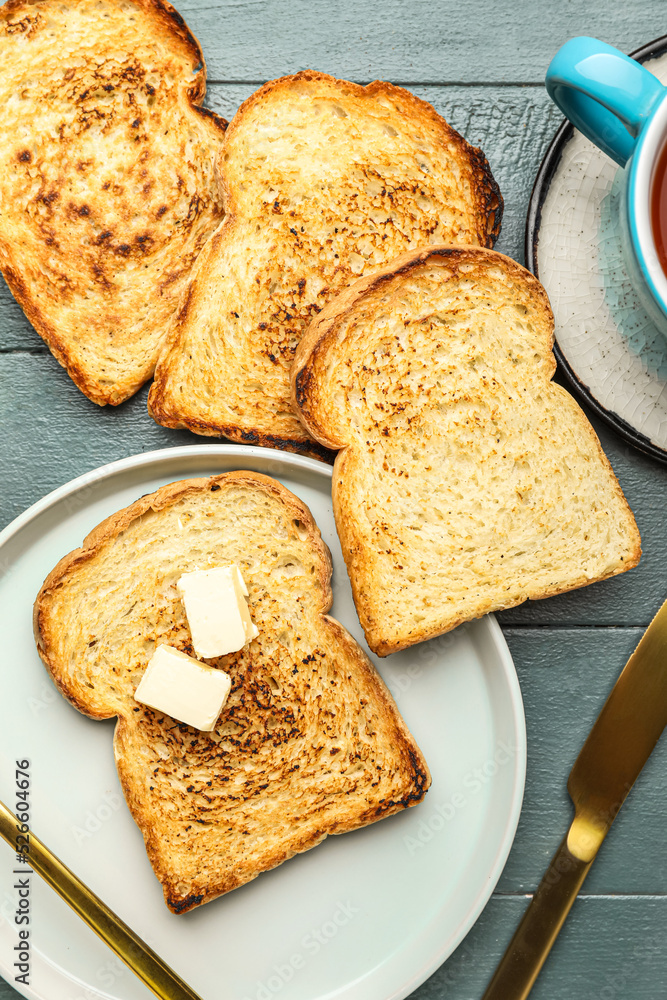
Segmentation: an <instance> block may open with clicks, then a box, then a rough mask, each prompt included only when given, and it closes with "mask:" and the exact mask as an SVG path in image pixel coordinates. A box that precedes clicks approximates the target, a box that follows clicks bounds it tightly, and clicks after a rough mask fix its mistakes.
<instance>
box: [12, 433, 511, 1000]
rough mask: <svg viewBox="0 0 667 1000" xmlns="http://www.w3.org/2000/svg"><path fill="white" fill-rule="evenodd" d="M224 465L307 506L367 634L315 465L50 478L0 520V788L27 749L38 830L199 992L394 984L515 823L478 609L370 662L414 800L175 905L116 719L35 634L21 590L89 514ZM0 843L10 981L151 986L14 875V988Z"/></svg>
mask: <svg viewBox="0 0 667 1000" xmlns="http://www.w3.org/2000/svg"><path fill="white" fill-rule="evenodd" d="M231 469H253V470H256V471H258V472H264V473H266V474H268V475H271V476H274V477H276V478H277V479H279V480H280V481H281V482H282V483H284V484H285V485H286V486H287V487H288V488H289V489H290V490H292V491H293V492H294V493H296V494H297V495H298V496H299V497H301V499H302V500H304V501H305V502H306V503H307V504H308V506H309V507H310V509H311V511H312V512H313V515H314V517H315V520H316V521H317V524H318V525H319V527H320V529H321V531H322V536H323V537H324V540H325V541H326V543H327V544H328V545H329V547H330V549H331V552H332V556H333V563H334V606H333V609H332V614H333V615H334V616H335V617H336V618H338V619H339V620H340V621H341V622H342V623H343V624H344V625H345V626H346V627H347V628H348V629H349V630H350V632H352V633H353V634H354V635H355V637H356V638H357V639H358V640H359V641H360V642H361V644H362V646H364V648H365V643H364V641H363V635H362V633H361V629H360V626H359V622H358V619H357V616H356V613H355V610H354V605H353V603H352V595H351V591H350V587H349V583H348V579H347V574H346V571H345V565H344V563H343V559H342V554H341V551H340V546H339V544H338V539H337V536H336V531H335V527H334V521H333V514H332V509H331V498H330V487H331V469H330V468H329V467H328V466H326V465H324V464H323V463H320V462H316V461H313V460H312V459H306V458H301V457H296V456H292V455H285V454H281V453H279V452H274V451H270V450H268V449H263V448H249V447H248V448H246V447H238V446H235V445H231V446H230V445H204V446H202V445H200V446H190V447H184V448H172V449H168V450H165V451H157V452H153V453H149V454H145V455H139V456H135V457H132V458H129V459H124V460H123V461H120V462H114V463H113V464H112V465H107V466H104V467H103V468H101V469H97V470H96V471H95V472H91V473H89V474H88V475H85V476H82V477H80V478H79V479H76V480H74V482H72V483H70V484H68V485H67V486H63V487H62V488H61V489H58V490H56V491H55V492H54V493H51V494H50V495H49V496H47V497H46V498H45V499H44V500H42V501H40V502H39V503H37V504H35V506H34V507H31V508H30V509H29V510H28V511H26V513H25V514H23V515H22V516H21V517H19V518H18V519H17V520H16V521H14V522H13V524H11V525H10V526H9V527H8V528H7V529H6V530H5V531H4V532H2V534H1V535H0V566H1V567H2V569H3V570H4V577H3V578H2V580H1V581H0V602H1V606H2V608H3V612H4V621H5V625H4V627H3V656H2V659H1V666H0V671H1V672H2V690H3V692H4V697H3V698H2V702H1V704H0V734H1V735H0V755H1V760H2V770H1V772H0V775H1V776H0V798H1V799H2V800H3V801H4V802H5V803H6V804H7V805H9V806H10V807H11V806H13V805H14V804H15V802H16V797H15V784H14V767H15V761H16V760H23V759H26V758H27V759H29V760H30V773H31V788H30V813H31V817H32V820H31V827H32V829H33V830H34V832H35V834H36V836H38V837H40V838H41V839H42V840H44V841H45V843H46V844H47V845H48V846H49V847H50V848H51V850H52V851H54V852H55V853H56V854H57V855H58V856H59V857H60V858H61V859H62V860H63V861H64V862H65V864H67V865H68V866H69V867H70V868H72V869H73V870H74V871H75V872H76V873H77V875H79V877H80V878H82V879H83V881H84V882H86V883H87V884H88V885H89V886H90V887H91V888H92V889H93V891H94V892H96V893H97V894H98V895H99V896H100V897H101V898H102V899H103V900H104V901H105V902H106V903H107V904H108V905H109V906H111V907H112V909H113V910H115V911H116V913H117V914H119V915H120V916H121V917H122V919H123V920H125V921H126V922H127V923H129V924H130V926H131V927H133V929H134V930H136V931H137V933H138V934H139V935H140V936H141V937H142V938H143V939H144V940H145V941H147V942H148V943H149V944H150V945H151V946H152V947H153V948H154V949H155V950H156V951H157V952H158V954H160V955H161V956H162V957H163V958H165V959H166V960H167V961H168V962H169V964H170V965H171V966H172V967H173V968H174V969H175V970H176V971H177V972H178V973H179V975H181V976H182V977H183V978H184V979H185V980H186V982H188V983H189V984H190V985H191V986H192V988H193V989H194V990H196V991H197V992H198V993H199V994H200V995H201V996H202V997H203V998H204V1000H221V998H230V1000H231V998H234V1000H271V998H272V997H274V996H275V995H277V994H279V995H280V997H281V998H285V1000H324V998H325V997H326V998H327V1000H333V998H334V997H335V998H340V1000H343V998H344V1000H387V998H390V997H392V998H401V997H405V996H407V995H408V994H409V993H410V992H411V991H412V990H413V989H415V988H416V987H417V986H418V985H419V984H420V983H422V982H423V981H424V980H425V979H426V978H427V977H428V976H429V975H430V974H431V973H432V972H433V971H434V970H435V969H436V968H437V967H438V965H440V963H441V962H443V961H444V959H446V958H447V956H448V955H450V954H451V952H452V951H453V950H454V948H455V947H456V946H457V945H458V944H459V942H460V941H461V940H462V938H463V937H464V935H465V934H466V933H467V931H468V930H469V929H470V927H471V926H472V925H473V923H474V922H475V920H476V919H477V917H478V916H479V914H480V912H481V910H482V908H483V907H484V905H485V903H486V901H487V900H488V898H489V896H490V895H491V892H492V890H493V887H494V886H495V884H496V882H497V880H498V877H499V875H500V872H501V871H502V868H503V865H504V863H505V860H506V858H507V854H508V852H509V849H510V845H511V843H512V839H513V837H514V832H515V829H516V825H517V821H518V818H519V811H520V808H521V800H522V795H523V784H524V776H525V763H526V744H525V724H524V716H523V706H522V701H521V694H520V690H519V685H518V681H517V678H516V674H515V671H514V666H513V663H512V659H511V657H510V654H509V651H508V649H507V646H506V644H505V641H504V639H503V636H502V633H501V631H500V628H499V627H498V625H497V623H496V621H495V619H494V618H492V617H487V618H485V619H483V620H481V621H478V622H475V623H474V624H471V625H469V626H467V627H465V626H464V627H462V628H459V629H457V630H456V631H455V632H453V633H450V634H448V635H446V636H442V637H440V638H439V639H434V640H432V641H430V642H427V643H423V644H421V645H419V646H416V647H413V648H412V649H410V650H406V651H404V652H403V653H397V654H394V655H393V656H391V657H388V658H387V659H385V660H374V662H375V663H376V665H377V666H378V669H379V670H380V673H381V674H382V676H383V677H384V679H385V681H386V682H387V684H388V686H389V688H390V690H391V691H392V692H393V694H394V697H395V699H396V701H397V703H398V706H399V709H400V711H401V713H402V715H403V717H404V719H405V721H406V722H407V724H408V726H409V727H410V729H411V731H412V732H413V734H414V736H415V738H416V740H417V742H418V743H419V746H420V747H421V749H422V751H423V752H424V755H425V757H426V760H427V761H428V763H429V766H430V768H431V771H432V774H433V785H432V787H431V789H430V790H429V792H428V795H427V796H426V799H425V800H424V802H423V803H421V804H420V805H418V806H416V807H415V808H412V809H407V810H405V811H404V812H403V813H400V814H398V815H396V816H392V817H390V818H389V819H386V820H383V821H382V822H380V823H376V824H373V825H371V826H369V827H366V828H364V829H362V830H358V831H356V832H354V833H348V834H345V835H344V836H341V837H330V838H329V839H328V840H327V841H326V842H325V843H324V844H322V845H320V846H319V847H317V848H316V849H314V850H312V851H308V852H307V853H305V854H302V855H299V856H297V857H296V858H293V859H292V860H291V861H288V862H287V863H286V864H284V865H282V866H280V867H279V868H277V869H275V870H274V871H272V872H268V873H266V874H264V875H261V876H260V877H259V878H257V879H255V880H254V881H253V882H251V883H249V884H248V885H246V886H243V887H242V888H240V889H236V890H235V891H234V892H231V893H229V894H227V895H225V896H222V897H221V898H219V899H217V900H214V901H213V902H211V903H208V904H207V905H206V906H202V907H200V908H198V909H196V910H194V911H192V912H191V913H188V914H185V915H183V916H178V917H177V916H174V915H173V914H172V913H170V912H169V911H168V910H167V908H166V906H165V904H164V901H163V897H162V889H161V887H160V885H159V883H158V881H157V879H156V878H155V876H154V875H153V872H152V869H151V867H150V865H149V862H148V859H147V857H146V853H145V851H144V846H143V839H142V837H141V834H140V832H139V830H138V828H137V827H136V826H135V824H134V822H133V820H132V819H131V817H130V813H129V811H128V809H127V808H126V806H125V802H124V801H123V799H122V795H121V791H120V785H119V782H118V778H117V776H116V769H115V766H114V761H113V752H112V732H113V727H114V722H113V721H111V720H110V721H108V722H95V721H93V720H91V719H88V718H86V717H84V716H83V715H80V714H79V713H78V712H77V711H76V710H75V709H73V708H72V706H71V705H69V704H68V703H67V702H66V701H65V699H64V698H62V697H61V696H60V695H59V694H58V693H57V691H56V689H55V687H54V686H53V684H52V682H51V680H50V678H49V677H48V676H47V675H46V673H45V671H44V667H43V666H42V663H41V661H40V660H39V657H38V656H37V653H36V650H35V647H34V642H33V638H32V628H31V608H32V603H33V600H34V598H35V596H36V594H37V591H38V590H39V587H40V586H41V583H42V581H43V579H44V577H45V576H46V574H47V573H48V572H49V571H50V570H51V568H52V567H53V566H54V565H55V563H56V561H57V560H58V559H59V558H60V557H61V556H62V555H64V554H65V553H66V552H68V551H69V550H70V549H72V548H73V547H75V546H77V545H79V544H80V543H81V541H82V539H83V537H84V535H85V534H86V533H87V532H88V531H89V530H90V529H91V528H92V527H93V526H94V525H96V524H97V523H98V522H99V521H101V520H102V519H103V518H104V517H106V516H107V515H109V514H111V513H112V512H114V511H116V510H118V509H119V508H121V507H125V506H126V505H127V504H129V503H131V502H132V501H133V500H135V499H136V498H137V497H139V496H140V495H142V494H144V493H149V492H152V491H153V490H155V489H157V487H159V486H160V485H162V484H164V483H168V482H173V481H174V480H178V479H185V478H189V477H191V476H206V475H212V474H215V473H220V472H224V471H227V470H231ZM0 855H2V858H3V863H2V865H0V893H1V898H2V917H3V920H2V923H1V924H0V972H1V973H2V975H3V976H5V978H6V979H7V980H8V981H9V982H10V983H12V984H13V985H16V986H17V988H18V989H20V990H21V992H23V993H24V994H25V995H26V996H28V997H39V998H41V1000H84V998H97V997H118V998H122V1000H135V998H137V1000H139V998H142V1000H145V998H147V997H148V996H151V995H152V994H150V993H149V991H148V989H147V988H146V987H145V986H144V985H143V984H142V983H141V982H140V981H139V980H138V979H136V978H135V977H134V976H133V975H132V973H130V972H129V971H128V970H127V969H125V967H124V966H123V965H122V963H121V962H120V961H119V960H118V959H117V958H116V957H115V956H114V954H113V953H112V952H110V951H109V950H108V949H107V948H106V946H105V945H103V944H102V942H101V941H99V940H98V938H96V937H95V935H94V934H93V932H92V931H90V930H89V929H88V928H87V927H86V926H85V925H84V924H83V923H82V922H81V921H80V920H79V918H78V917H76V916H75V915H74V913H73V912H72V911H70V910H69V909H68V907H67V906H66V904H65V903H63V902H62V901H61V900H60V899H59V898H58V897H57V896H56V894H55V893H54V892H52V891H51V890H50V889H48V888H47V887H46V885H45V884H44V883H42V882H41V880H40V878H39V876H37V875H33V876H31V878H30V908H31V925H30V926H31V938H30V948H31V951H32V968H31V975H30V985H29V986H28V987H26V986H24V985H22V984H20V983H18V984H16V983H15V980H14V977H15V973H16V970H15V969H14V968H13V962H14V961H15V960H16V959H15V955H16V953H15V952H14V951H13V949H14V946H15V945H16V943H17V926H16V925H15V923H14V913H15V911H16V908H17V901H18V895H17V890H16V889H15V888H13V885H14V879H15V878H16V876H15V875H13V874H12V868H13V867H14V866H13V864H12V861H13V857H14V855H13V853H12V852H11V851H10V849H9V847H6V848H5V850H4V854H2V849H0Z"/></svg>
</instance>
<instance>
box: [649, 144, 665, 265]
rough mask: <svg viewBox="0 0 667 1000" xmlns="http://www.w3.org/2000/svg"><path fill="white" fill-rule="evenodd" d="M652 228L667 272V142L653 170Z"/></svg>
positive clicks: (659, 255) (658, 251)
mask: <svg viewBox="0 0 667 1000" xmlns="http://www.w3.org/2000/svg"><path fill="white" fill-rule="evenodd" d="M651 229H652V230H653V241H654V243H655V248H656V250H657V253H658V260H659V261H660V266H661V267H662V269H663V271H664V272H665V274H667V142H666V143H665V145H664V146H663V147H662V150H661V152H660V155H659V156H658V159H657V161H656V164H655V170H654V172H653V182H652V184H651Z"/></svg>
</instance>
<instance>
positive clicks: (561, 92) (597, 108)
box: [546, 35, 667, 167]
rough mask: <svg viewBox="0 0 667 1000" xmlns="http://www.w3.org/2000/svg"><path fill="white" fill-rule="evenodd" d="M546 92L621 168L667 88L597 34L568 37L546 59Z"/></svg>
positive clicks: (581, 130) (580, 129) (630, 154)
mask: <svg viewBox="0 0 667 1000" xmlns="http://www.w3.org/2000/svg"><path fill="white" fill-rule="evenodd" d="M546 85H547V91H548V93H549V96H550V97H551V99H552V100H553V101H555V103H556V104H557V105H558V107H559V108H560V109H561V111H562V112H563V114H564V115H565V116H566V117H567V118H569V119H570V121H571V122H572V124H573V125H575V126H576V127H577V128H578V129H579V131H580V132H583V133H584V135H585V136H586V137H587V138H588V139H590V140H591V142H594V143H595V145H596V146H598V147H599V148H600V149H601V150H602V151H603V152H605V153H606V154H607V155H608V156H611V158H612V159H613V160H616V162H617V163H618V164H620V166H622V167H624V166H625V164H626V163H627V161H628V160H629V159H630V157H631V156H632V152H633V149H634V146H635V141H636V137H637V136H638V135H639V133H640V131H641V129H642V127H643V125H644V123H645V122H646V121H647V120H648V118H649V117H650V115H651V113H652V111H653V109H654V107H655V106H656V104H657V103H658V101H659V100H660V99H661V98H662V97H663V96H664V94H665V93H667V88H665V87H663V85H662V84H661V83H660V81H659V80H658V78H657V77H656V76H654V75H653V73H649V71H648V70H647V69H644V67H643V66H641V65H640V64H639V63H638V62H636V61H635V60H634V59H630V57H629V56H626V55H624V54H623V53H622V52H620V51H619V50H618V49H615V48H613V46H611V45H607V44H606V43H605V42H600V41H598V39H597V38H587V37H586V36H584V35H582V36H580V37H579V38H571V39H570V40H569V42H566V43H565V45H563V46H562V47H561V48H560V49H559V50H558V52H557V53H556V55H555V56H554V57H553V59H552V60H551V63H550V64H549V68H548V70H547V75H546Z"/></svg>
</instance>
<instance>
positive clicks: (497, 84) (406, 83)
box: [206, 77, 544, 89]
mask: <svg viewBox="0 0 667 1000" xmlns="http://www.w3.org/2000/svg"><path fill="white" fill-rule="evenodd" d="M268 79H272V77H269V78H267V80H207V81H206V85H207V86H208V87H248V86H250V87H261V86H263V85H264V84H265V83H267V82H268ZM375 79H377V77H372V78H370V79H368V80H353V81H351V82H352V83H357V84H359V86H361V87H365V86H367V85H368V84H369V83H373V81H374V80H375ZM391 83H393V84H395V85H396V86H397V87H493V88H496V89H498V88H501V87H505V88H516V87H532V88H536V87H540V88H544V81H543V80H525V81H519V82H516V81H514V80H499V81H496V80H491V81H488V80H444V81H434V80H397V79H395V78H394V79H392V80H391Z"/></svg>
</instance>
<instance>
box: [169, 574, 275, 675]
mask: <svg viewBox="0 0 667 1000" xmlns="http://www.w3.org/2000/svg"><path fill="white" fill-rule="evenodd" d="M177 588H178V592H179V594H180V595H181V598H182V600H183V604H184V605H185V613H186V615H187V618H188V625H189V626H190V634H191V635H192V645H193V646H194V649H195V652H196V654H197V656H201V657H203V658H204V659H210V658H211V657H212V656H224V655H225V654H226V653H235V652H237V650H239V649H242V648H243V647H244V646H245V645H246V644H247V643H248V642H250V640H251V639H254V638H255V637H256V636H257V635H259V633H258V631H257V628H256V627H255V626H254V625H253V623H252V619H251V618H250V612H249V611H248V605H247V604H246V600H245V599H246V597H247V596H248V588H247V587H246V585H245V582H244V580H243V576H242V575H241V571H240V569H239V568H238V566H237V565H236V563H228V564H227V565H226V566H216V567H215V568H214V569H202V570H195V572H193V573H184V574H183V576H182V577H181V578H180V580H179V581H178V584H177Z"/></svg>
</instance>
